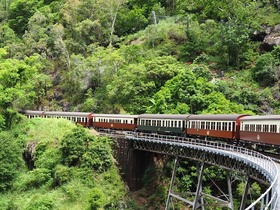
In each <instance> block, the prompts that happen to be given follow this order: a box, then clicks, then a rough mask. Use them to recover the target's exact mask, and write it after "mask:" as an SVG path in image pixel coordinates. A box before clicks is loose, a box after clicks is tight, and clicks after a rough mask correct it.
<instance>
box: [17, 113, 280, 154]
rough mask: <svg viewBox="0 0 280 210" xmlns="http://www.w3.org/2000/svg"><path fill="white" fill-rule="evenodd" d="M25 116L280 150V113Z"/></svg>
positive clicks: (41, 114)
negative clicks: (60, 119)
mask: <svg viewBox="0 0 280 210" xmlns="http://www.w3.org/2000/svg"><path fill="white" fill-rule="evenodd" d="M20 113H22V114H24V115H25V116H27V117H28V118H34V117H44V118H65V119H68V120H71V121H74V122H75V123H78V124H81V125H83V126H85V127H92V128H94V129H96V130H113V131H115V130H116V131H134V132H144V133H157V134H164V135H176V136H187V137H199V138H207V139H216V140H225V141H227V142H230V143H237V144H239V145H250V146H251V147H253V148H256V147H258V148H270V149H271V148H276V149H277V151H280V115H266V116H252V115H248V114H200V115H194V114H140V115H128V114H95V113H91V112H55V111H32V110H23V111H21V112H20Z"/></svg>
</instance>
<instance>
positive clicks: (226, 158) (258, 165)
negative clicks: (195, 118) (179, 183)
mask: <svg viewBox="0 0 280 210" xmlns="http://www.w3.org/2000/svg"><path fill="white" fill-rule="evenodd" d="M120 139H121V141H123V143H124V144H125V146H122V147H126V149H124V148H120V150H119V151H122V154H120V155H123V156H125V158H124V159H125V161H129V162H130V163H128V165H129V166H126V167H127V168H126V169H124V171H126V172H127V173H128V174H127V176H130V181H129V183H128V185H129V186H131V187H132V188H134V187H136V188H137V181H140V179H141V177H140V176H141V175H142V174H143V171H140V170H141V167H140V165H141V164H142V166H143V164H145V154H146V155H147V152H152V153H160V154H165V155H171V156H173V157H174V168H173V173H172V177H171V181H170V187H169V191H168V195H167V199H166V207H165V208H166V210H167V209H169V205H170V201H171V200H172V199H178V200H180V201H181V202H184V203H186V204H187V205H188V206H191V207H192V209H193V210H196V209H203V210H204V209H207V207H208V205H209V204H207V203H206V202H205V198H211V199H213V200H214V201H215V203H214V205H215V206H224V207H227V208H228V209H232V210H233V209H236V207H234V203H233V195H232V187H231V177H230V176H228V178H227V186H228V189H227V192H226V193H223V196H222V197H223V198H220V197H215V196H212V195H208V194H207V193H205V192H203V187H202V176H203V172H204V169H205V165H206V164H209V165H214V166H218V167H221V168H224V169H226V170H229V171H236V172H239V173H241V174H243V175H245V176H246V185H245V190H244V193H243V196H242V201H241V205H240V206H239V207H238V209H240V210H243V209H246V210H251V209H252V210H253V209H261V210H264V209H271V210H272V209H274V210H278V209H280V175H279V170H280V165H277V164H276V163H275V162H274V161H273V160H272V159H270V158H269V157H267V156H264V155H262V154H260V153H258V152H255V151H252V150H248V149H245V148H241V147H237V146H234V145H229V144H225V143H222V142H213V141H207V139H205V140H201V139H192V138H184V137H175V136H165V135H157V134H147V133H133V132H131V133H126V134H125V138H124V137H122V138H119V140H120ZM124 151H126V152H124ZM124 159H123V160H124ZM180 159H192V160H195V161H198V162H199V167H198V169H199V170H198V181H197V188H196V191H195V192H193V193H190V194H191V196H189V197H188V198H186V196H185V195H184V196H182V195H181V194H180V193H175V192H174V191H173V185H174V178H175V176H176V171H177V166H178V162H179V161H180ZM121 165H126V164H121ZM144 167H145V166H144ZM142 168H143V167H142ZM252 180H256V181H258V182H261V183H263V184H265V185H266V186H267V190H266V191H265V192H264V193H263V194H262V195H260V197H259V198H258V199H256V200H255V201H253V202H252V203H251V204H250V205H249V206H248V205H246V203H248V202H247V196H248V191H249V188H250V183H252ZM212 205H213V204H212Z"/></svg>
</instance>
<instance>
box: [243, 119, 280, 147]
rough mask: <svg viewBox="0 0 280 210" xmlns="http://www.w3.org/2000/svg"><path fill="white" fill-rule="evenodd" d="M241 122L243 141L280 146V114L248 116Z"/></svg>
mask: <svg viewBox="0 0 280 210" xmlns="http://www.w3.org/2000/svg"><path fill="white" fill-rule="evenodd" d="M240 122H241V128H240V139H241V140H242V141H246V142H255V143H257V144H261V145H265V144H269V145H275V146H277V147H280V115H266V116H247V117H244V118H242V119H241V120H240Z"/></svg>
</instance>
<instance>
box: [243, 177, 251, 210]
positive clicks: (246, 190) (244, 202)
mask: <svg viewBox="0 0 280 210" xmlns="http://www.w3.org/2000/svg"><path fill="white" fill-rule="evenodd" d="M250 185H251V179H250V178H249V177H247V179H246V183H245V189H244V192H243V196H242V200H241V204H240V210H244V209H245V208H246V202H247V196H248V192H249V189H250Z"/></svg>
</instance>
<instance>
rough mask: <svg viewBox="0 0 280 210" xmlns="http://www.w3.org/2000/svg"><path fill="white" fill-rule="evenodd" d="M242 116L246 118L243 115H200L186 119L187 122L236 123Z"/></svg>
mask: <svg viewBox="0 0 280 210" xmlns="http://www.w3.org/2000/svg"><path fill="white" fill-rule="evenodd" d="M244 116H247V115H244V114H201V115H191V116H190V117H189V118H188V120H218V121H236V120H238V119H239V118H241V117H244ZM241 119H242V118H241Z"/></svg>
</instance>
